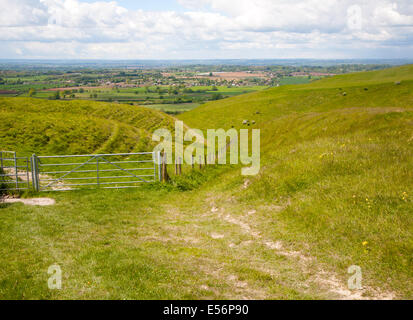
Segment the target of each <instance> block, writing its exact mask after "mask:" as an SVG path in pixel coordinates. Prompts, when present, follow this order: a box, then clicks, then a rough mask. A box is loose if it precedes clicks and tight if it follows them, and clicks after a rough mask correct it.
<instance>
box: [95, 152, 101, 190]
mask: <svg viewBox="0 0 413 320" xmlns="http://www.w3.org/2000/svg"><path fill="white" fill-rule="evenodd" d="M96 181H97V184H98V188H99V187H100V181H99V157H96Z"/></svg>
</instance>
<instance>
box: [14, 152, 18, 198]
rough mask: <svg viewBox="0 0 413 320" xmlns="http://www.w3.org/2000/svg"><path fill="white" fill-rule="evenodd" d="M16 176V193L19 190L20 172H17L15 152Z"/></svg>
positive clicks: (15, 165)
mask: <svg viewBox="0 0 413 320" xmlns="http://www.w3.org/2000/svg"><path fill="white" fill-rule="evenodd" d="M14 176H15V178H16V191H17V190H19V172H18V171H17V155H16V152H14Z"/></svg>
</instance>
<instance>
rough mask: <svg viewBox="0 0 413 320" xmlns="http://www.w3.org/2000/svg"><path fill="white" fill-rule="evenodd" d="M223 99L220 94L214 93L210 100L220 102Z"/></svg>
mask: <svg viewBox="0 0 413 320" xmlns="http://www.w3.org/2000/svg"><path fill="white" fill-rule="evenodd" d="M223 98H224V97H223V96H222V94H221V93H214V94H213V95H212V100H221V99H223Z"/></svg>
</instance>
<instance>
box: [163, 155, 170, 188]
mask: <svg viewBox="0 0 413 320" xmlns="http://www.w3.org/2000/svg"><path fill="white" fill-rule="evenodd" d="M166 161H167V159H166V153H165V152H163V153H162V181H163V182H167V181H169V175H168V169H167V167H166V166H167V164H166Z"/></svg>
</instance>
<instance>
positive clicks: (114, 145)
mask: <svg viewBox="0 0 413 320" xmlns="http://www.w3.org/2000/svg"><path fill="white" fill-rule="evenodd" d="M0 114H1V121H0V149H2V150H8V149H11V150H16V151H19V152H20V154H22V155H25V154H26V155H31V154H32V153H37V154H38V155H39V154H40V155H46V154H47V155H49V154H52V155H53V154H85V153H86V154H88V153H95V152H98V151H99V152H108V153H117V152H133V151H147V150H152V149H151V148H153V146H154V145H153V143H151V139H152V132H153V131H154V130H156V129H158V128H161V127H162V128H163V127H166V128H171V129H172V128H173V126H174V119H173V118H171V117H169V116H167V115H165V114H163V113H160V112H158V111H156V110H151V109H147V108H144V107H137V106H129V105H119V104H107V103H99V102H90V101H71V102H69V101H47V100H40V99H29V98H0Z"/></svg>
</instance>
